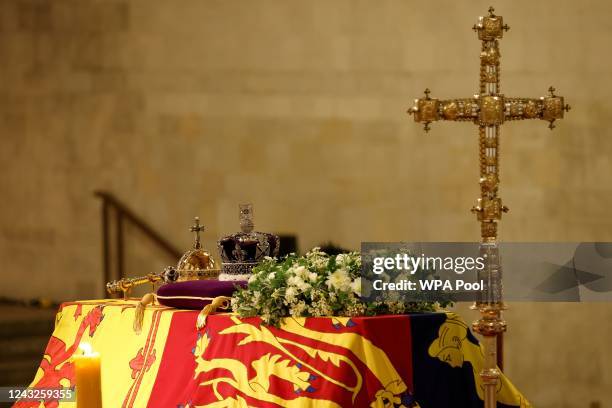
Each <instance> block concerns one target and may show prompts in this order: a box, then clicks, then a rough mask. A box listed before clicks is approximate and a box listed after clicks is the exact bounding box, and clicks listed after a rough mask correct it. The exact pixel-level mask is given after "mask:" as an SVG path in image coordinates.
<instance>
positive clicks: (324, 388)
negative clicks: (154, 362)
mask: <svg viewBox="0 0 612 408" xmlns="http://www.w3.org/2000/svg"><path fill="white" fill-rule="evenodd" d="M196 317H197V314H196V313H177V314H175V315H174V316H173V320H172V325H171V328H170V331H169V335H168V339H167V342H166V347H165V350H164V354H163V357H162V361H161V365H160V368H159V371H158V375H157V380H156V382H155V384H154V386H153V390H152V394H151V398H150V400H149V404H148V407H151V408H157V407H159V408H166V407H181V406H186V405H187V404H189V406H200V405H203V406H204V405H207V404H211V403H213V402H215V401H217V400H218V397H216V396H215V392H214V389H213V387H212V386H211V385H201V384H202V383H203V382H205V381H208V380H212V379H215V378H227V379H228V381H227V382H221V383H220V384H219V386H218V387H217V393H220V394H222V396H223V398H225V397H228V398H229V397H233V398H235V397H237V396H241V397H242V398H244V399H245V400H246V401H247V403H248V404H249V406H255V407H278V406H279V405H278V404H275V403H270V402H265V401H262V400H259V399H258V398H256V397H255V398H254V397H253V396H252V395H251V396H249V395H247V394H246V393H244V392H242V390H241V388H242V387H234V386H232V385H230V383H232V382H233V381H239V379H238V380H237V379H236V378H237V377H238V376H237V374H236V372H232V370H231V368H230V367H227V368H224V367H218V368H216V369H214V370H210V371H208V372H200V373H197V374H196V373H195V371H196V366H197V364H196V358H197V357H198V354H199V353H198V350H197V347H196V346H197V342H198V339H201V336H204V335H206V336H207V338H208V339H209V340H208V345H207V348H206V349H205V350H204V352H203V353H202V354H201V357H202V358H204V359H205V360H209V361H210V360H213V359H228V360H238V361H240V362H242V363H243V364H244V365H245V366H246V367H247V377H248V378H249V379H250V380H252V379H253V377H254V376H255V375H256V372H255V370H254V369H253V366H252V362H253V361H256V360H258V359H260V358H261V357H263V356H265V355H267V354H268V353H271V354H272V355H273V354H280V355H281V358H282V359H286V360H289V361H290V363H289V367H294V366H297V367H301V369H302V370H306V371H308V372H310V373H311V377H310V378H309V379H308V382H309V383H310V386H309V387H308V388H307V389H306V390H297V391H296V390H294V385H293V384H292V383H291V382H289V381H286V380H283V379H281V378H278V377H276V376H270V386H269V390H268V393H270V394H273V395H276V396H280V397H282V398H283V399H286V400H291V399H294V398H297V397H299V396H300V395H307V396H308V397H311V398H318V399H326V400H331V401H334V402H336V403H337V404H339V405H340V406H342V407H346V406H357V407H369V406H370V403H371V402H372V401H373V400H375V396H376V393H377V392H380V390H384V389H385V387H386V386H387V384H381V382H380V381H379V379H378V378H377V377H376V375H374V373H372V372H371V370H370V367H368V365H366V364H364V363H363V362H362V361H360V360H359V359H358V358H356V355H355V354H354V353H353V351H352V348H354V347H362V348H366V347H369V346H367V345H365V344H351V345H350V346H351V348H347V344H341V341H340V338H339V341H338V343H337V344H330V343H329V342H322V341H319V340H318V339H317V338H308V337H305V336H301V335H297V334H295V333H289V332H287V331H284V330H280V329H276V328H271V329H270V332H271V333H272V334H273V336H274V338H276V339H282V340H290V341H292V342H295V343H298V344H301V345H305V346H310V347H312V348H314V349H317V350H323V351H328V352H334V353H338V354H341V355H343V356H346V357H348V358H349V359H350V361H351V362H352V363H353V364H354V366H355V367H356V368H357V369H358V371H359V373H360V375H361V376H362V377H363V384H362V386H361V387H360V389H359V392H358V394H357V396H356V398H355V400H354V402H353V401H352V393H351V392H350V391H348V390H346V389H345V388H343V387H340V386H338V385H337V384H334V383H332V382H331V381H328V380H326V379H325V378H322V376H321V375H318V374H317V372H322V373H325V374H326V375H327V376H328V377H331V378H333V379H334V380H335V381H337V382H340V383H342V384H346V385H349V386H353V385H355V381H356V378H355V377H356V376H355V373H354V370H353V369H352V368H351V366H350V364H348V363H346V362H340V363H339V366H338V367H336V366H335V365H334V364H332V363H331V362H330V361H325V360H324V359H323V358H321V357H320V356H315V357H312V356H310V355H308V354H307V353H306V352H304V350H303V349H302V348H300V347H296V346H292V345H288V344H287V343H284V344H285V346H286V352H283V351H281V350H279V348H278V347H275V346H274V345H273V344H270V343H268V342H263V341H255V342H251V343H248V344H244V345H240V342H241V341H242V340H244V339H245V338H246V337H247V335H246V334H244V333H237V334H223V335H221V334H220V332H222V331H223V330H224V329H227V328H229V327H231V326H234V325H235V324H236V321H233V320H232V318H231V317H230V316H229V315H215V316H210V317H209V318H208V322H207V326H206V328H205V329H204V330H203V331H201V332H196V331H195V329H194V328H195V321H196ZM241 320H242V321H243V322H245V323H249V324H250V325H253V326H254V327H255V328H258V329H261V322H260V320H259V319H258V318H250V319H241ZM304 327H305V328H306V329H310V330H315V331H316V332H320V333H330V334H342V333H354V334H358V335H360V336H362V337H363V338H364V339H367V340H369V341H371V342H372V343H373V344H374V346H376V347H378V348H381V349H383V350H384V352H385V354H386V355H387V357H388V358H389V360H390V361H391V362H392V364H393V366H394V368H395V370H396V371H397V373H398V374H399V375H400V377H401V379H402V380H403V382H404V383H405V384H406V385H407V387H408V392H409V393H410V394H411V393H412V361H411V355H412V353H411V336H410V333H411V332H410V318H409V316H379V317H358V318H353V319H351V320H349V321H348V323H347V324H346V325H343V324H342V323H339V321H338V320H336V319H331V318H309V319H306V322H305V325H304ZM288 353H290V354H292V355H293V356H291V355H290V354H288ZM297 361H300V362H301V363H298V362H297ZM305 364H306V365H308V366H309V367H311V368H313V370H311V369H310V368H305V367H304V365H305ZM243 382H244V381H243ZM242 386H245V384H242ZM247 386H248V385H247Z"/></svg>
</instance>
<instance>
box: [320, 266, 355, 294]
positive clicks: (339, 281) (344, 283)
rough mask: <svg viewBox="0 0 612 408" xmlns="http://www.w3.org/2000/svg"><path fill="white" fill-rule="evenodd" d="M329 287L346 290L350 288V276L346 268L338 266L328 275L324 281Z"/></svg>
mask: <svg viewBox="0 0 612 408" xmlns="http://www.w3.org/2000/svg"><path fill="white" fill-rule="evenodd" d="M325 283H326V284H327V287H328V288H329V289H336V290H339V291H343V292H348V291H349V290H350V289H351V278H350V277H349V274H348V272H347V270H346V269H344V268H340V269H338V270H336V271H335V272H334V273H331V274H329V275H328V277H327V280H326V281H325Z"/></svg>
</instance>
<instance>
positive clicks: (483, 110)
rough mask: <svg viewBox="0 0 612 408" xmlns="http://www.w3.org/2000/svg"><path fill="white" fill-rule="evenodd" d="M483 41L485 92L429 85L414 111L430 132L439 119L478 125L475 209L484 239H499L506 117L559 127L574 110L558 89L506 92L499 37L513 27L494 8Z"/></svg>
mask: <svg viewBox="0 0 612 408" xmlns="http://www.w3.org/2000/svg"><path fill="white" fill-rule="evenodd" d="M473 29H474V31H476V32H477V33H478V39H479V40H480V41H481V42H482V49H481V52H480V92H479V93H478V94H477V95H474V96H473V97H471V98H462V99H445V100H440V99H435V98H430V97H429V94H430V91H429V89H425V97H424V98H420V99H416V100H415V105H414V107H413V108H411V109H409V110H408V113H410V114H412V115H413V116H414V120H415V121H416V122H420V123H424V125H425V131H426V132H427V131H429V129H430V126H429V125H430V124H431V123H432V122H434V121H437V120H452V121H470V122H474V123H475V124H476V125H478V129H479V136H480V137H479V140H480V192H481V197H480V198H479V199H478V204H477V205H476V206H475V207H473V208H472V212H474V213H475V214H476V215H477V217H478V221H480V224H481V236H482V239H483V242H492V241H493V242H494V241H495V239H496V237H497V222H498V221H499V220H500V219H501V215H502V213H503V212H507V211H508V208H507V207H505V206H503V205H502V202H501V198H499V197H498V196H497V190H498V186H499V133H500V127H501V125H502V124H503V123H504V122H505V121H510V120H521V119H543V120H546V121H548V122H549V128H550V129H553V128H554V127H555V126H554V122H555V121H556V120H557V119H562V118H563V113H564V112H566V111H568V110H569V109H570V107H569V105H565V104H564V101H563V97H562V96H557V95H555V93H554V92H555V88H553V87H552V86H551V87H550V88H549V89H548V92H549V95H548V96H544V97H541V98H537V99H536V98H509V97H506V96H504V95H503V94H501V93H500V86H499V80H500V64H499V59H500V52H499V43H498V40H499V39H501V38H502V37H503V34H504V32H505V31H508V30H509V29H510V27H508V26H507V25H505V24H504V23H503V18H502V17H501V16H497V15H495V10H494V9H493V7H490V8H489V15H488V16H485V17H480V18H479V21H478V24H475V25H474V27H473Z"/></svg>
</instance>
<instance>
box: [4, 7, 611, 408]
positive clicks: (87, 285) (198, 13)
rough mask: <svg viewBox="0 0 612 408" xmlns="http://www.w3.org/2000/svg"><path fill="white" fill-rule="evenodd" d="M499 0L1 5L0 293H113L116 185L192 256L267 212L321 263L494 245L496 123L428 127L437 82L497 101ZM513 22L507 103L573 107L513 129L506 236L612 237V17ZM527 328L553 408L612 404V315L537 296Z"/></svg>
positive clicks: (514, 312) (506, 42)
mask: <svg viewBox="0 0 612 408" xmlns="http://www.w3.org/2000/svg"><path fill="white" fill-rule="evenodd" d="M488 6H489V4H488V3H486V2H484V1H480V0H478V1H472V2H456V1H450V0H440V1H436V2H416V1H408V0H380V1H376V2H374V1H349V0H344V1H340V0H331V1H329V0H317V1H294V0H291V1H281V0H260V1H257V2H252V1H244V0H243V1H236V0H230V1H221V0H218V1H203V0H198V1H196V0H181V1H180V2H166V1H151V0H146V1H144V0H134V1H115V0H99V1H93V0H73V1H66V0H54V1H52V2H51V1H43V0H28V1H18V0H0V170H1V171H0V191H1V197H2V204H1V205H0V209H1V211H0V259H1V260H2V266H1V270H2V280H3V282H2V285H1V286H0V295H2V296H11V297H38V296H48V297H50V298H53V299H73V298H83V297H98V296H100V292H101V290H102V283H103V282H102V267H101V232H100V203H99V201H97V200H96V199H94V197H93V195H92V192H93V191H94V190H106V191H110V192H112V193H114V194H115V195H116V196H117V197H119V198H120V199H121V200H122V201H124V202H125V203H126V204H127V205H128V206H129V207H130V208H132V209H133V210H134V211H135V212H137V213H138V214H139V215H141V216H142V217H143V218H144V219H145V220H147V221H148V222H149V223H150V224H151V225H152V226H154V227H155V228H156V229H157V230H159V231H160V232H161V233H162V234H163V235H164V236H166V237H168V239H169V240H170V241H172V242H174V243H175V244H176V245H178V246H179V247H181V248H186V247H187V246H189V245H190V239H191V237H190V234H188V233H187V230H186V227H187V226H188V225H189V224H190V223H191V220H192V217H193V216H194V215H199V216H200V217H201V218H202V220H203V222H204V223H205V224H206V225H207V227H208V229H207V231H206V232H205V234H204V239H205V242H206V244H207V245H208V246H209V247H212V246H213V243H214V241H215V240H216V239H217V238H218V237H219V236H220V235H222V234H224V233H228V232H233V231H235V230H236V229H237V228H238V223H237V204H238V203H240V202H244V201H251V202H253V203H254V205H255V215H256V225H257V226H258V227H259V228H260V229H261V230H266V231H274V232H277V233H290V234H296V235H298V238H299V245H300V247H301V248H302V249H307V248H309V247H312V246H313V245H316V244H317V243H320V242H322V241H327V240H332V241H334V242H336V243H338V244H341V245H343V246H347V247H351V248H358V246H359V243H360V242H361V241H362V240H371V241H375V240H381V241H394V240H446V241H453V240H465V241H469V240H475V239H477V238H478V224H477V223H476V222H475V221H474V219H473V216H472V215H470V214H469V212H468V209H469V208H470V207H471V206H472V205H473V203H474V200H475V198H476V197H477V195H478V189H477V187H478V186H477V178H478V173H477V164H476V160H477V157H476V154H477V144H476V133H475V129H474V126H473V125H470V124H436V125H434V127H433V131H432V132H430V133H429V134H424V133H423V132H422V130H421V128H420V127H419V126H417V125H416V124H414V123H413V122H412V120H411V118H409V117H408V116H407V115H405V111H406V109H407V108H408V107H410V106H411V104H412V98H414V97H417V96H419V95H421V94H422V91H423V89H424V88H425V87H426V86H428V87H429V88H431V89H432V91H433V95H434V96H440V97H454V96H468V95H471V94H472V93H474V92H475V91H476V89H477V72H478V52H479V43H478V41H477V40H476V39H475V35H474V33H473V32H472V31H471V30H470V28H471V26H472V24H473V23H474V22H475V19H476V17H477V16H478V15H479V14H482V13H484V12H485V10H486V9H487V7H488ZM497 8H498V12H499V14H502V15H503V16H504V18H505V20H506V22H507V23H508V24H509V25H510V26H511V27H512V29H511V30H510V32H509V33H508V34H507V35H506V36H505V38H504V39H503V40H502V42H501V49H502V90H503V91H504V93H506V94H507V95H513V96H534V97H535V96H540V95H545V94H546V89H547V88H548V86H549V85H551V84H554V85H555V86H556V87H557V89H558V93H559V94H562V95H564V96H566V98H567V100H568V102H569V103H570V104H572V105H573V107H574V109H573V110H572V111H571V112H570V115H569V116H568V118H567V119H566V120H564V121H563V122H562V123H560V124H559V125H558V128H557V129H555V131H554V132H553V133H551V132H549V131H548V129H547V128H546V123H545V122H533V123H527V122H524V123H511V124H508V125H506V126H504V129H503V135H502V146H501V153H502V188H501V195H502V197H503V198H504V201H505V203H506V204H507V205H508V206H509V207H510V208H511V212H510V214H508V215H507V216H506V217H505V219H504V221H503V223H502V226H501V236H502V238H503V239H505V240H509V241H518V240H521V241H538V240H558V241H563V240H572V241H576V240H612V218H611V217H610V216H609V214H608V211H609V208H610V204H611V201H612V183H610V182H609V180H610V174H611V172H612V161H611V159H610V158H611V157H612V137H611V136H612V134H611V133H612V132H611V131H610V130H609V126H608V121H607V119H608V118H609V117H611V116H612V104H611V103H609V99H610V97H609V95H610V94H612V85H611V84H610V81H609V79H610V78H609V77H610V72H612V71H611V68H612V66H611V65H612V58H610V57H609V56H608V53H606V52H605V50H606V49H607V47H608V45H609V40H610V38H611V36H612V26H611V25H610V24H609V15H610V13H611V12H612V4H611V3H609V2H606V1H603V0H600V1H590V2H575V1H570V0H558V1H549V0H547V1H539V2H533V1H527V0H516V1H512V2H509V1H503V2H498V4H497ZM126 241H127V253H126V262H127V268H128V271H129V273H130V274H141V273H146V272H149V271H155V270H158V269H159V268H160V267H162V266H164V265H166V264H169V263H171V262H173V260H172V259H168V257H167V256H165V255H163V254H160V252H159V250H158V249H157V248H155V247H154V246H152V245H151V244H150V243H148V242H146V241H143V240H142V237H140V236H139V234H138V233H137V232H136V231H134V230H133V229H128V231H127V237H126ZM26 278H27V281H26V280H24V279H26ZM471 313H472V312H465V313H464V315H465V317H466V318H467V319H471V318H472V317H473V316H474V315H473V314H471ZM507 316H508V321H509V324H510V326H509V327H510V332H509V334H508V336H507V348H506V354H507V371H508V372H509V374H510V376H511V377H512V379H513V380H514V381H515V382H516V384H517V385H518V387H519V388H520V389H522V390H523V391H524V392H525V393H526V395H527V396H528V397H529V398H530V399H532V400H533V402H534V403H535V405H536V406H537V407H555V408H560V407H572V408H576V407H581V406H584V407H587V406H589V403H590V402H591V401H602V402H604V403H608V404H609V401H610V400H612V391H611V390H612V369H610V366H611V365H612V360H611V358H610V355H609V353H608V347H607V344H608V343H609V341H608V339H609V338H610V337H611V335H612V325H611V324H610V321H611V317H612V307H609V306H608V305H605V304H602V305H586V304H585V305H579V306H577V305H532V304H520V305H514V306H512V309H511V310H510V311H509V312H508V314H507ZM594 334H597V335H594ZM602 406H606V405H602Z"/></svg>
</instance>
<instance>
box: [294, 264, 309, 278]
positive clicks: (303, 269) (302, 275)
mask: <svg viewBox="0 0 612 408" xmlns="http://www.w3.org/2000/svg"><path fill="white" fill-rule="evenodd" d="M294 273H295V276H299V277H300V278H302V279H304V278H305V277H306V275H308V269H306V267H304V266H301V265H300V266H298V267H297V268H295V271H294Z"/></svg>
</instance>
